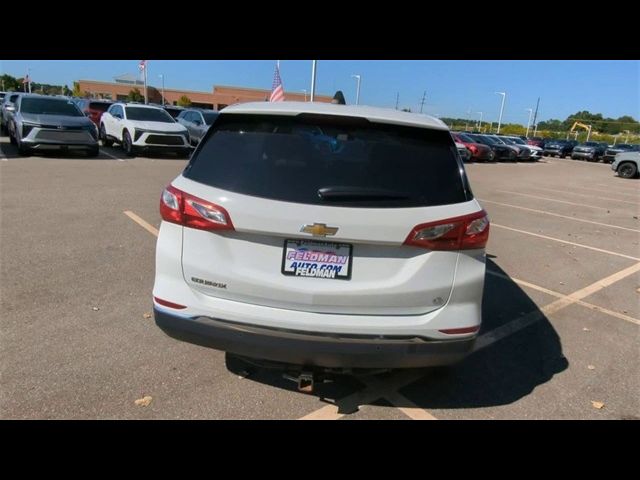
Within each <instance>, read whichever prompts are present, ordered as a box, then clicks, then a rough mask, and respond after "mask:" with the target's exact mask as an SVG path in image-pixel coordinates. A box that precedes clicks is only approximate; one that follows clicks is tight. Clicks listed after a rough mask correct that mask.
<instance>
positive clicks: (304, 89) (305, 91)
mask: <svg viewBox="0 0 640 480" xmlns="http://www.w3.org/2000/svg"><path fill="white" fill-rule="evenodd" d="M300 91H301V92H302V93H304V101H305V102H306V101H307V89H306V88H303V89H302V90H300Z"/></svg>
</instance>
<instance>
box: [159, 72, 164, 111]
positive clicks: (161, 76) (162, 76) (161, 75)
mask: <svg viewBox="0 0 640 480" xmlns="http://www.w3.org/2000/svg"><path fill="white" fill-rule="evenodd" d="M158 76H159V77H160V78H161V79H162V105H163V106H164V75H163V74H160V75H158Z"/></svg>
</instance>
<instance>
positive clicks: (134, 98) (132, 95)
mask: <svg viewBox="0 0 640 480" xmlns="http://www.w3.org/2000/svg"><path fill="white" fill-rule="evenodd" d="M127 101H128V102H144V95H142V93H141V92H140V90H138V89H137V88H134V89H133V90H131V91H130V92H129V95H127Z"/></svg>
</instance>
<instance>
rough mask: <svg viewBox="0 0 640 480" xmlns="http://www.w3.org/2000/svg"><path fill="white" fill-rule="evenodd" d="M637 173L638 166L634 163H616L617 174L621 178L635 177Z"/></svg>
mask: <svg viewBox="0 0 640 480" xmlns="http://www.w3.org/2000/svg"><path fill="white" fill-rule="evenodd" d="M637 175H638V167H637V166H636V164H635V163H632V162H624V163H621V164H620V165H618V176H619V177H622V178H635V177H636V176H637Z"/></svg>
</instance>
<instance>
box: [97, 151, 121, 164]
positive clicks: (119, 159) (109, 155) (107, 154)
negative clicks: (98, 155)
mask: <svg viewBox="0 0 640 480" xmlns="http://www.w3.org/2000/svg"><path fill="white" fill-rule="evenodd" d="M100 152H102V153H104V154H105V155H106V156H107V157H111V158H113V159H114V160H118V161H119V162H124V159H122V158H118V157H115V156H113V155H111V154H110V153H108V152H105V151H104V150H100Z"/></svg>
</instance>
